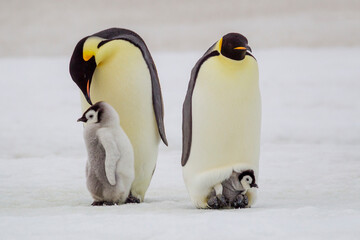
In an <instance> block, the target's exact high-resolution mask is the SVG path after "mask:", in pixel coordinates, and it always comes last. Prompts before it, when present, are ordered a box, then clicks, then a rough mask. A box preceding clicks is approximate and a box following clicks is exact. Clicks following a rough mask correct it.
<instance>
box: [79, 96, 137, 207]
mask: <svg viewBox="0 0 360 240" xmlns="http://www.w3.org/2000/svg"><path fill="white" fill-rule="evenodd" d="M78 122H84V123H85V125H84V140H85V143H86V148H87V152H88V161H87V162H86V185H87V188H88V190H89V191H90V193H91V195H92V197H93V199H94V202H93V203H92V205H93V206H97V205H103V204H106V205H113V204H120V203H124V202H125V201H126V199H127V197H128V196H129V192H130V188H131V184H132V182H133V180H134V177H135V173H134V152H133V148H132V146H131V143H130V140H129V138H128V137H127V136H126V134H125V132H124V131H123V129H122V128H121V127H120V125H119V116H118V114H117V112H116V111H115V109H114V108H112V107H111V106H110V105H109V104H107V103H105V102H98V103H96V104H94V105H92V106H91V107H90V108H89V109H88V110H86V111H85V112H84V114H83V115H82V117H81V118H79V119H78Z"/></svg>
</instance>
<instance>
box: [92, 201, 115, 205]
mask: <svg viewBox="0 0 360 240" xmlns="http://www.w3.org/2000/svg"><path fill="white" fill-rule="evenodd" d="M115 204H116V203H114V202H107V201H94V202H93V203H92V204H91V206H104V205H105V206H112V205H115Z"/></svg>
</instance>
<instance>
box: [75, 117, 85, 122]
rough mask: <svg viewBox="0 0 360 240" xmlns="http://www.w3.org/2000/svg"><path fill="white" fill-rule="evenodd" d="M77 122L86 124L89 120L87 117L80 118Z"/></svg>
mask: <svg viewBox="0 0 360 240" xmlns="http://www.w3.org/2000/svg"><path fill="white" fill-rule="evenodd" d="M77 121H78V122H86V121H87V119H86V117H85V116H82V117H81V118H79V119H78V120H77Z"/></svg>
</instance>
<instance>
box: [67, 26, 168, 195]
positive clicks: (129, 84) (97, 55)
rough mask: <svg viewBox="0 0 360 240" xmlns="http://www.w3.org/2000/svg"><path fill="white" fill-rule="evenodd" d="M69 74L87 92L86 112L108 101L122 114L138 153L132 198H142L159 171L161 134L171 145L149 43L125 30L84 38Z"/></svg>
mask: <svg viewBox="0 0 360 240" xmlns="http://www.w3.org/2000/svg"><path fill="white" fill-rule="evenodd" d="M70 75H71V77H72V79H73V81H74V82H75V83H76V84H77V85H78V87H79V88H80V90H81V92H82V93H83V94H82V95H83V96H82V97H81V102H82V109H83V111H84V110H85V109H87V108H88V107H89V106H90V105H91V104H92V102H98V101H105V102H107V103H109V104H110V105H111V106H113V107H114V108H115V110H116V111H117V113H118V114H119V116H120V119H121V122H120V125H121V127H122V128H123V129H124V131H125V133H126V135H127V136H128V137H129V139H130V141H131V144H132V146H133V149H134V157H135V180H134V182H133V184H132V187H131V192H130V195H129V198H128V201H129V202H140V201H143V200H144V196H145V193H146V191H147V189H148V187H149V184H150V181H151V178H152V175H153V173H154V171H155V166H156V160H157V155H158V145H159V142H160V138H161V139H162V141H163V142H164V144H165V145H167V144H168V143H167V139H166V135H165V128H164V121H163V118H164V110H163V101H162V96H161V88H160V83H159V78H158V74H157V71H156V67H155V64H154V61H153V59H152V57H151V55H150V52H149V50H148V48H147V46H146V45H145V42H144V41H143V40H142V38H141V37H140V36H139V35H137V34H136V33H135V32H132V31H130V30H127V29H121V28H110V29H107V30H104V31H101V32H98V33H95V34H92V35H90V36H87V37H84V38H83V39H81V40H80V41H79V42H78V44H77V45H76V47H75V49H74V52H73V55H72V57H71V60H70Z"/></svg>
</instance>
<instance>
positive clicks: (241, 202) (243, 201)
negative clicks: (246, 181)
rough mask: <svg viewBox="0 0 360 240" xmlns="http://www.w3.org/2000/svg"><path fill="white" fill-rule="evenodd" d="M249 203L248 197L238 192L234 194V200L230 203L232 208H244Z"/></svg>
mask: <svg viewBox="0 0 360 240" xmlns="http://www.w3.org/2000/svg"><path fill="white" fill-rule="evenodd" d="M248 204H249V199H248V197H247V196H246V195H242V194H239V195H237V196H236V198H235V199H234V201H233V202H232V203H231V207H233V208H236V209H237V208H245V207H246V206H247V205H248Z"/></svg>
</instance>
